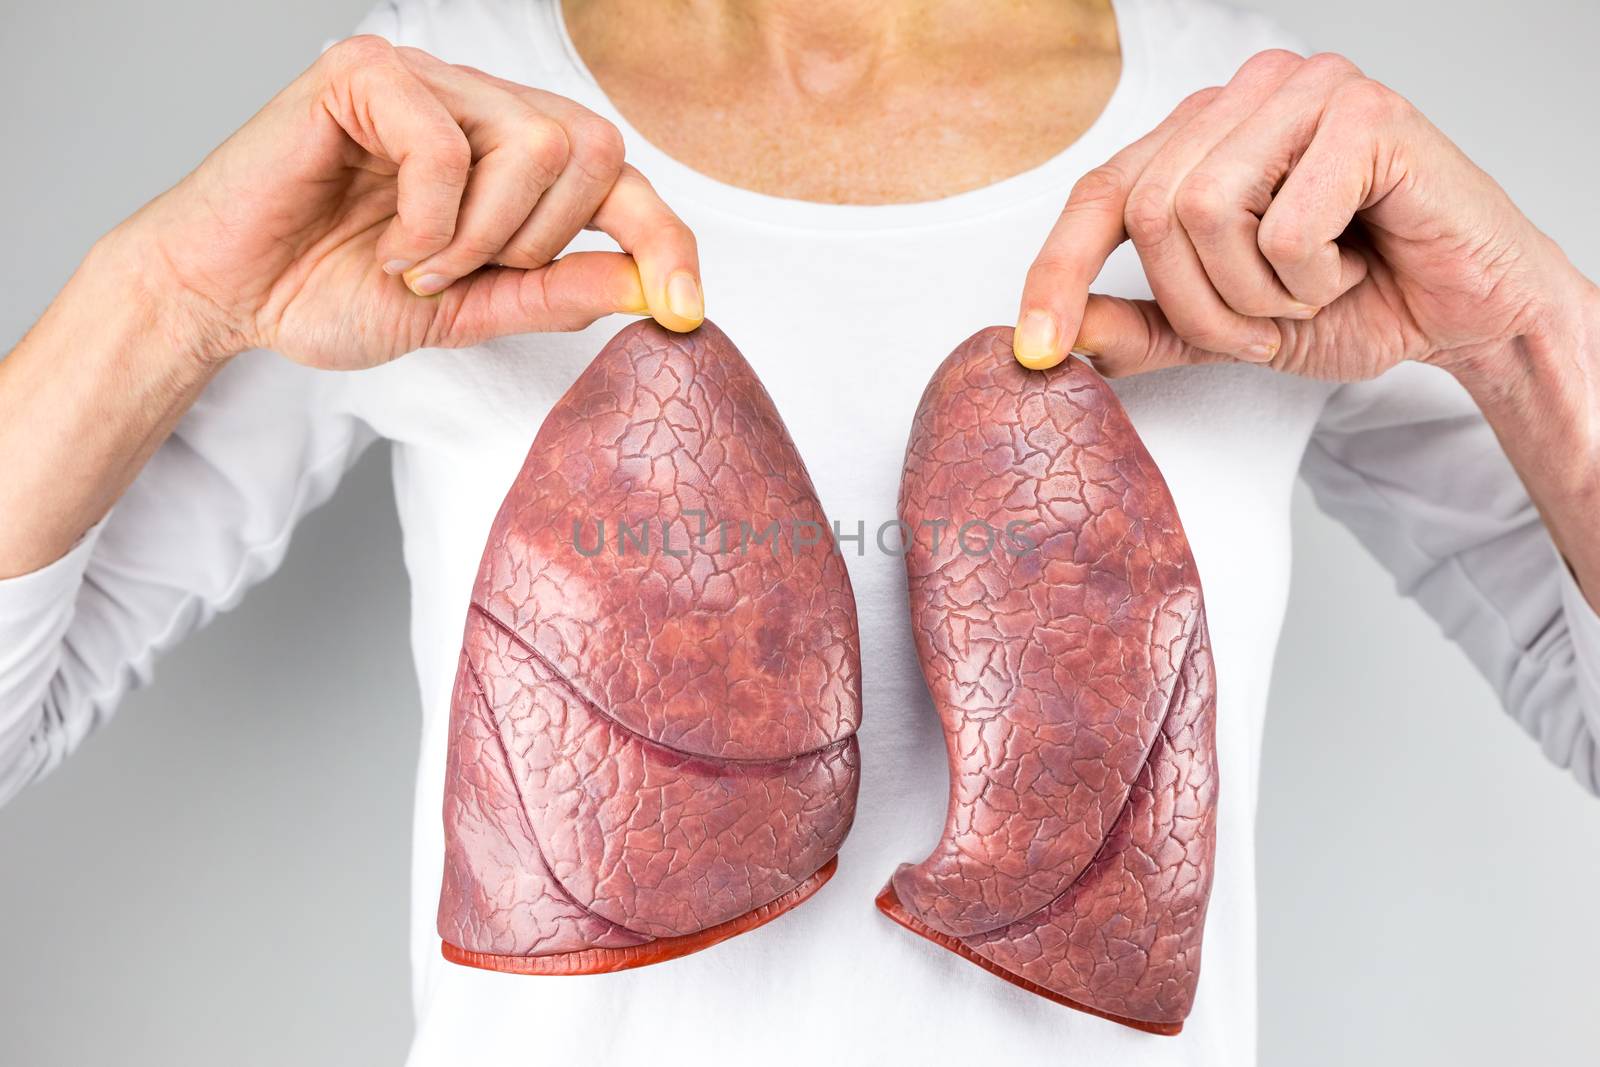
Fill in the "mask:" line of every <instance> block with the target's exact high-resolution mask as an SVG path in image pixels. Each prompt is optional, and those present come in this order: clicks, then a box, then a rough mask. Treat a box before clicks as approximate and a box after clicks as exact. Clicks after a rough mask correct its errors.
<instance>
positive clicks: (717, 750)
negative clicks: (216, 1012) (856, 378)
mask: <svg viewBox="0 0 1600 1067" xmlns="http://www.w3.org/2000/svg"><path fill="white" fill-rule="evenodd" d="M695 512H705V513H708V514H709V516H710V517H709V518H708V519H706V520H705V523H706V524H707V525H709V524H714V523H716V522H718V521H730V522H733V523H735V524H737V523H738V522H740V521H741V520H743V521H747V522H749V523H751V524H752V525H753V526H754V527H756V528H757V529H762V528H765V527H766V526H768V525H769V524H771V523H773V522H777V523H779V524H780V525H781V526H782V528H784V529H785V530H787V529H790V528H791V527H793V525H794V524H796V523H804V522H816V523H822V524H824V525H823V528H826V525H825V519H824V517H823V513H822V508H821V505H820V504H819V503H818V501H817V499H816V493H815V491H814V489H813V488H812V485H811V481H810V478H809V476H808V475H807V474H806V471H805V467H804V465H803V464H802V463H801V461H800V457H799V455H798V454H797V453H796V452H795V449H794V445H793V443H792V442H791V441H790V439H789V435H788V432H787V431H786V430H785V429H784V426H783V422H782V420H781V419H780V418H779V416H778V413H777V411H776V409H775V408H774V407H773V406H772V401H771V399H770V398H769V397H768V396H767V394H766V391H765V390H764V389H763V388H762V387H761V383H760V382H759V381H758V380H757V378H756V376H755V373H754V371H752V370H751V369H750V366H749V365H748V364H747V363H746V362H745V361H744V359H743V357H742V356H740V355H739V353H738V350H737V349H735V348H734V347H733V345H732V343H731V342H730V341H729V340H728V339H727V338H726V337H725V336H724V335H723V334H722V333H721V331H719V330H718V329H717V328H716V327H715V326H713V325H711V324H709V323H708V324H706V325H705V326H702V327H701V328H700V329H699V330H697V331H695V332H694V333H692V334H688V335H680V334H673V333H669V332H667V331H665V330H663V329H661V328H660V327H659V326H656V325H654V324H653V323H648V322H642V323H636V324H634V325H632V326H629V327H628V328H627V329H625V330H623V331H622V332H621V333H620V334H618V335H617V337H616V338H615V339H613V340H612V341H611V343H610V344H608V345H607V346H606V348H605V349H604V350H603V351H602V352H601V353H600V354H599V355H598V356H597V357H596V358H595V360H594V362H592V363H591V364H590V365H589V367H588V368H587V369H586V370H585V371H584V373H583V374H582V375H581V376H580V377H579V378H578V380H577V382H575V383H574V384H573V386H572V388H571V389H570V390H569V391H568V392H567V394H566V395H565V396H564V397H563V398H562V399H561V401H560V402H559V403H557V404H556V406H555V408H554V409H552V411H551V412H550V414H549V416H548V417H547V418H546V419H545V421H544V424H543V425H542V426H541V428H540V430H539V433H538V436H537V437H536V439H535V441H534V443H533V446H532V448H531V449H530V450H529V453H528V458H527V461H526V462H525V464H524V466H523V469H522V471H521V473H520V474H519V475H518V477H517V480H516V482H515V483H514V484H513V486H512V488H511V490H510V491H509V492H508V494H507V495H506V498H505V501H504V503H503V504H502V505H501V509H500V512H499V515H498V516H497V518H496V520H495V523H494V526H493V529H492V530H491V532H490V535H489V539H488V544H487V546H486V548H485V550H484V556H483V562H482V565H481V568H480V571H479V575H478V581H477V583H476V586H475V588H474V590H473V596H472V606H471V608H470V610H469V613H468V618H467V625H466V635H465V639H464V643H463V648H462V655H461V662H460V668H459V671H458V675H457V680H456V688H455V695H454V701H453V705H452V726H451V743H450V754H449V764H448V770H447V779H446V790H445V792H446V799H445V839H446V873H445V881H444V888H443V891H442V893H441V898H440V905H439V932H440V935H441V937H442V938H443V939H444V941H445V944H446V948H445V954H446V955H447V956H448V957H450V958H452V959H456V960H457V961H458V962H465V963H471V964H474V965H478V966H486V967H493V968H496V969H502V970H519V971H526V972H529V973H588V972H591V971H596V970H615V969H619V968H621V967H625V966H638V965H640V964H641V963H648V962H654V961H655V960H657V959H665V958H671V957H672V956H674V955H681V954H682V953H683V952H685V951H693V950H695V949H697V948H703V947H705V946H706V945H708V944H712V943H715V940H719V939H721V938H722V937H725V936H731V933H734V932H741V931H742V929H744V928H748V927H749V926H750V925H754V924H755V923H756V922H758V921H766V919H767V918H771V917H772V916H773V915H776V914H778V913H780V912H781V911H782V910H784V909H785V908H787V907H792V906H794V905H795V904H797V903H799V902H800V901H801V900H803V899H804V898H805V896H807V895H809V893H810V892H812V891H814V890H815V888H816V887H817V886H819V885H820V884H821V882H822V881H824V880H826V878H827V876H828V874H830V873H831V871H832V861H833V858H834V856H835V854H836V853H837V851H838V849H839V845H840V844H841V842H842V841H843V840H844V837H845V834H846V833H847V832H848V830H849V828H850V823H851V819H852V817H853V815H854V810H855V797H856V788H857V781H858V768H859V757H858V750H857V744H856V739H855V731H856V728H857V726H858V725H859V723H860V715H861V696H860V654H859V651H858V641H857V631H856V619H855V602H854V598H853V596H852V594H851V590H850V582H849V578H848V576H847V575H846V572H845V567H844V562H843V560H842V559H841V558H840V556H839V554H838V552H837V550H836V549H835V547H834V545H833V543H832V540H831V538H823V539H822V540H821V541H820V542H819V543H817V544H814V545H797V543H796V542H795V541H794V540H793V539H789V538H784V539H780V540H779V542H778V544H777V545H776V546H775V547H774V546H770V545H768V546H763V547H752V546H749V545H741V544H740V542H739V539H738V538H737V536H732V537H729V538H728V539H726V541H725V540H724V539H722V538H719V537H718V536H717V535H716V533H715V532H708V533H707V535H706V536H705V537H704V538H702V537H701V536H700V531H701V530H702V529H704V528H705V526H703V525H702V521H701V520H700V519H699V518H698V517H697V516H696V515H695V514H694V513H695ZM575 521H576V523H577V527H578V528H579V529H581V530H583V531H584V535H583V538H582V544H581V550H580V546H579V545H578V544H576V543H574V540H573V534H572V531H573V529H574V522H575ZM597 523H599V524H603V528H604V529H605V531H606V548H605V550H603V551H600V552H595V551H594V543H595V542H594V531H595V530H596V528H597V526H596V524H597ZM619 523H626V524H627V525H628V526H629V528H632V529H638V528H639V527H640V524H647V525H648V526H649V527H650V528H651V529H652V531H653V532H652V534H651V537H652V540H651V542H650V545H649V548H648V549H646V550H641V549H640V548H639V547H637V546H636V545H635V544H633V543H632V542H626V543H625V546H624V547H623V548H621V549H619V548H618V542H617V540H616V535H615V531H616V530H617V528H618V524H619ZM663 524H665V526H666V527H667V528H668V529H669V530H670V537H669V538H668V540H667V542H666V545H667V546H669V547H670V551H669V550H667V549H664V548H663V544H662V542H661V540H660V537H661V533H660V531H661V530H662V528H663ZM752 917H754V918H752ZM530 960H531V961H532V962H530Z"/></svg>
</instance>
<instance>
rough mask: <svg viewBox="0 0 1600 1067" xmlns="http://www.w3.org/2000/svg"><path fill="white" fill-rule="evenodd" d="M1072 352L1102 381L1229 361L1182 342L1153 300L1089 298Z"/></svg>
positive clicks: (1095, 294) (1099, 296) (1216, 353)
mask: <svg viewBox="0 0 1600 1067" xmlns="http://www.w3.org/2000/svg"><path fill="white" fill-rule="evenodd" d="M1072 351H1073V353H1074V354H1076V355H1080V356H1083V357H1085V358H1086V359H1088V360H1089V362H1090V363H1092V364H1093V365H1094V368H1095V369H1096V370H1098V371H1099V372H1100V373H1101V374H1103V375H1104V376H1105V377H1107V378H1124V377H1127V376H1128V375H1130V374H1143V373H1145V372H1146V371H1153V370H1160V369H1162V368H1163V367H1181V366H1186V365H1189V364H1194V363H1234V362H1238V361H1237V360H1235V359H1234V357H1233V356H1230V355H1223V354H1221V353H1218V352H1207V351H1206V350H1205V349H1203V348H1196V347H1194V346H1193V345H1191V344H1188V343H1186V342H1185V341H1184V340H1183V339H1182V338H1181V337H1179V336H1178V335H1177V333H1176V332H1175V331H1174V330H1173V328H1172V325H1171V324H1170V323H1168V322H1167V316H1166V315H1165V314H1164V313H1163V312H1162V310H1161V306H1160V305H1159V304H1157V303H1156V302H1155V301H1154V300H1124V299H1122V298H1120V297H1114V296H1101V295H1099V294H1097V293H1093V294H1090V296H1089V302H1088V304H1087V305H1086V306H1085V307H1084V311H1083V324H1082V325H1081V326H1079V327H1078V339H1077V341H1076V342H1074V344H1073V346H1072Z"/></svg>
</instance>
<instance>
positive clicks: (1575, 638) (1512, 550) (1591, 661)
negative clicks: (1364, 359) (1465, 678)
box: [1301, 364, 1600, 795]
mask: <svg viewBox="0 0 1600 1067" xmlns="http://www.w3.org/2000/svg"><path fill="white" fill-rule="evenodd" d="M1301 473H1302V475H1303V477H1304V478H1305V480H1306V482H1307V483H1308V484H1309V485H1310V487H1311V490H1312V492H1313V494H1314V495H1315V497H1316V500H1317V503H1318V505H1319V506H1320V507H1321V508H1322V510H1323V511H1325V512H1327V513H1328V514H1329V515H1331V516H1332V517H1334V518H1335V519H1338V520H1339V521H1341V522H1343V523H1344V524H1345V525H1346V526H1348V527H1349V528H1350V529H1351V530H1352V531H1353V532H1354V533H1355V535H1356V536H1357V538H1359V539H1360V540H1361V542H1362V543H1363V544H1364V545H1365V546H1366V547H1367V549H1368V550H1369V551H1370V552H1371V553H1372V554H1373V555H1374V556H1376V557H1377V559H1378V560H1379V561H1380V562H1381V563H1382V564H1383V565H1384V566H1385V567H1387V568H1388V570H1389V571H1390V573H1391V574H1393V575H1394V578H1395V582H1396V585H1397V587H1398V588H1399V590H1400V592H1401V593H1403V594H1405V595H1406V596H1409V597H1412V598H1413V599H1415V600H1416V601H1417V602H1418V603H1419V604H1420V605H1421V606H1422V607H1423V608H1424V609H1425V610H1426V611H1427V612H1428V613H1429V614H1430V615H1432V616H1433V618H1434V619H1435V620H1436V621H1437V622H1438V623H1439V626H1440V627H1441V628H1442V629H1443V631H1444V633H1445V635H1446V636H1447V637H1449V638H1450V639H1451V640H1452V641H1454V642H1455V643H1456V644H1458V645H1459V646H1461V648H1462V649H1463V650H1464V651H1465V652H1466V654H1467V655H1468V656H1469V657H1470V658H1471V660H1472V662H1473V663H1474V664H1476V665H1477V667H1478V669H1479V670H1480V671H1481V672H1482V673H1483V675H1484V677H1485V678H1487V679H1488V681H1489V683H1490V684H1491V685H1492V686H1493V687H1494V689H1495V691H1496V693H1498V694H1499V697H1500V701H1501V703H1502V704H1503V706H1504V707H1505V709H1506V711H1507V713H1508V714H1510V715H1511V716H1512V717H1513V718H1514V719H1516V720H1517V722H1518V723H1520V724H1521V725H1522V728H1523V729H1524V730H1526V731H1527V732H1528V734H1529V735H1530V736H1532V737H1533V738H1534V739H1535V740H1536V741H1538V742H1539V745H1540V747H1541V748H1542V750H1543V751H1544V754H1545V756H1546V757H1547V758H1548V759H1549V760H1550V761H1551V762H1553V763H1555V764H1556V765H1557V766H1560V767H1563V768H1567V769H1569V770H1570V771H1571V772H1572V774H1573V776H1574V777H1575V778H1577V780H1578V781H1579V782H1580V783H1582V784H1583V786H1584V787H1585V788H1587V789H1588V790H1590V791H1591V792H1593V793H1595V794H1597V795H1600V747H1597V740H1596V739H1597V738H1600V618H1597V617H1596V614H1595V611H1594V609H1593V608H1592V607H1591V606H1590V604H1589V603H1588V601H1587V600H1586V599H1585V597H1584V595H1583V592H1582V591H1581V590H1580V589H1579V588H1578V585H1577V583H1576V581H1575V580H1574V579H1573V577H1572V573H1571V571H1570V570H1569V569H1568V567H1567V565H1566V562H1565V561H1564V560H1563V559H1562V558H1561V557H1560V555H1559V554H1558V553H1557V552H1556V550H1555V547H1554V545H1553V544H1552V543H1551V541H1550V538H1549V535H1548V534H1547V532H1546V531H1545V528H1544V525H1543V523H1542V522H1541V521H1540V519H1539V515H1538V512H1537V511H1536V510H1535V509H1534V506H1533V503H1532V501H1531V500H1530V499H1529V497H1528V493H1527V490H1526V489H1524V488H1523V486H1522V482H1521V480H1520V479H1519V478H1518V477H1517V474H1516V472H1515V471H1514V470H1513V469H1512V467H1511V464H1510V462H1509V461H1508V460H1507V459H1506V457H1505V454H1504V453H1503V452H1502V451H1501V449H1500V446H1499V443H1498V442H1497V441H1496V439H1495V436H1494V433H1493V431H1492V430H1491V429H1490V428H1489V425H1488V424H1487V423H1486V422H1485V421H1484V419H1483V417H1482V415H1481V414H1480V413H1479V412H1478V410H1477V408H1476V406H1475V405H1474V404H1473V403H1472V401H1471V399H1470V398H1469V397H1468V396H1467V394H1466V392H1465V391H1464V390H1463V389H1461V387H1460V386H1459V385H1457V384H1456V382H1455V381H1454V380H1453V379H1452V378H1450V377H1449V376H1448V375H1447V374H1445V373H1444V372H1442V371H1439V370H1437V369H1435V368H1431V367H1426V366H1422V365H1418V364H1405V365H1402V366H1400V367H1397V368H1395V369H1394V370H1392V371H1390V372H1389V373H1387V374H1385V375H1383V376H1382V377H1381V378H1378V379H1376V380H1374V381H1371V382H1362V383H1358V384H1354V385H1345V386H1341V387H1339V388H1338V389H1336V390H1334V392H1333V393H1332V395H1331V396H1330V398H1329V402H1328V405H1327V407H1326V408H1325V409H1324V412H1323V415H1322V418H1321V420H1320V421H1319V423H1318V426H1317V429H1316V431H1315V432H1314V433H1313V435H1312V437H1311V441H1310V443H1309V446H1308V448H1307V450H1306V455H1305V459H1304V462H1303V465H1302V468H1301Z"/></svg>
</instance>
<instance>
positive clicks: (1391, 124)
mask: <svg viewBox="0 0 1600 1067" xmlns="http://www.w3.org/2000/svg"><path fill="white" fill-rule="evenodd" d="M1409 115H1410V105H1409V104H1407V103H1406V102H1405V101H1404V100H1403V99H1402V98H1401V97H1399V96H1398V95H1396V94H1395V93H1393V92H1391V91H1390V90H1388V89H1386V88H1384V87H1383V86H1381V85H1379V84H1378V83H1377V82H1373V81H1368V80H1366V79H1359V80H1355V81H1350V82H1347V83H1346V84H1344V85H1343V86H1341V87H1340V88H1339V89H1338V90H1336V91H1335V92H1334V94H1333V96H1332V98H1331V99H1330V100H1329V101H1328V103H1327V107H1326V109H1325V111H1324V114H1323V118H1322V121H1321V122H1320V123H1319V124H1318V126H1317V131H1316V134H1315V135H1314V136H1313V137H1312V139H1311V143H1310V144H1309V145H1307V146H1306V150H1305V153H1304V155H1302V156H1301V157H1300V160H1299V162H1298V163H1296V164H1295V167H1294V170H1292V171H1290V172H1289V176H1288V178H1286V179H1285V180H1284V183H1283V187H1282V188H1281V189H1279V190H1278V193H1277V195H1276V196H1274V197H1273V198H1272V204H1271V206H1270V207H1268V209H1267V213H1266V214H1265V215H1264V216H1262V219H1261V230H1260V233H1259V234H1258V235H1257V243H1258V244H1259V246H1260V248H1261V252H1262V254H1263V255H1264V256H1265V257H1266V258H1267V261H1268V262H1269V263H1271V264H1272V268H1273V270H1274V271H1275V272H1276V273H1277V275H1278V277H1279V278H1281V279H1283V284H1284V285H1285V286H1286V287H1287V288H1288V289H1289V291H1290V292H1292V293H1294V294H1295V296H1297V297H1298V298H1299V299H1301V300H1303V301H1305V302H1306V303H1308V304H1314V305H1317V306H1319V307H1325V306H1327V305H1328V304H1331V303H1333V302H1334V301H1335V300H1337V299H1339V297H1340V296H1342V295H1344V294H1345V293H1347V292H1349V291H1350V290H1351V289H1353V288H1354V287H1355V286H1356V285H1357V284H1359V283H1360V282H1361V280H1362V279H1363V278H1365V277H1366V276H1367V271H1368V264H1367V260H1366V258H1365V257H1364V256H1362V255H1361V254H1360V253H1359V252H1357V251H1356V250H1355V249H1353V248H1350V247H1346V246H1344V245H1341V244H1340V243H1339V240H1338V239H1339V237H1340V236H1342V235H1343V234H1344V233H1345V231H1346V230H1348V229H1349V228H1350V223H1351V221H1352V220H1353V219H1354V218H1355V216H1356V213H1357V212H1358V211H1361V210H1362V209H1363V208H1366V207H1369V206H1371V205H1372V204H1373V203H1375V202H1376V201H1377V200H1378V199H1380V198H1381V197H1382V196H1383V195H1384V194H1386V193H1387V192H1388V191H1389V186H1388V184H1387V182H1388V180H1389V179H1388V178H1387V177H1386V176H1380V175H1379V173H1378V168H1379V167H1380V165H1381V159H1382V156H1383V155H1384V153H1383V151H1382V146H1383V145H1386V144H1390V145H1392V144H1395V143H1397V142H1399V141H1402V140H1403V139H1404V136H1405V132H1404V129H1403V126H1404V123H1405V121H1406V119H1407V118H1408V117H1409Z"/></svg>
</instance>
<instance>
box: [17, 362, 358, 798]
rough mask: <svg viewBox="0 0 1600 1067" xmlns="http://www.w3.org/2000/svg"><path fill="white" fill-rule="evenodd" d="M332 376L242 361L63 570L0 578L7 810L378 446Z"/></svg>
mask: <svg viewBox="0 0 1600 1067" xmlns="http://www.w3.org/2000/svg"><path fill="white" fill-rule="evenodd" d="M341 378H342V376H340V375H338V374H335V373H333V372H326V371H315V370H311V369H309V368H305V367H300V366H296V365H295V364H292V363H290V362H289V361H288V360H285V359H283V358H281V357H279V356H277V355H274V354H272V353H269V352H246V353H244V354H242V355H240V356H238V357H236V358H235V359H234V361H233V362H232V363H231V364H230V365H229V366H228V367H227V368H226V369H225V370H224V371H223V372H222V373H221V374H220V375H218V377H217V378H216V379H215V380H213V382H212V383H211V385H210V386H209V387H208V388H207V390H206V391H205V393H204V394H203V395H202V396H201V398H200V400H199V401H198V402H197V403H196V404H195V405H194V407H193V408H192V409H191V410H190V411H189V412H188V413H187V414H186V415H185V417H184V418H183V419H182V420H181V421H180V423H179V424H178V426H177V428H176V430H175V431H174V432H173V434H172V436H171V437H170V438H168V440H167V441H166V442H165V443H164V444H163V445H162V446H161V448H159V449H158V450H157V451H156V454H155V455H154V456H153V457H151V459H150V461H149V463H148V464H146V466H145V468H144V470H143V471H141V472H140V474H139V477H138V478H137V479H136V480H135V481H134V483H133V485H132V486H130V487H129V489H128V491H127V492H126V493H125V494H123V497H122V499H121V500H119V501H118V502H117V504H116V506H115V507H114V508H113V509H112V512H111V514H110V515H108V516H107V517H106V518H105V519H103V520H102V521H101V522H100V523H99V524H98V525H97V526H95V527H94V528H93V529H92V530H90V531H89V533H88V534H86V535H85V536H84V537H83V538H82V539H81V540H80V541H79V542H78V544H77V545H76V546H74V547H73V548H72V549H71V550H70V551H68V552H67V554H66V555H65V556H63V557H62V558H61V559H59V560H57V561H55V562H54V563H51V564H49V565H48V566H46V567H44V568H42V569H41V570H38V571H35V572H33V573H31V574H25V575H22V576H20V577H16V578H10V579H6V580H3V581H0V803H4V802H5V801H7V800H10V799H11V798H12V797H13V796H15V795H16V794H17V792H18V791H19V790H21V789H22V788H23V787H24V786H25V785H27V784H28V783H30V782H32V781H35V780H37V779H38V778H39V777H41V776H42V775H44V774H46V773H47V772H49V771H50V770H51V769H53V768H54V767H56V766H57V765H58V764H59V763H60V762H61V761H62V760H63V759H64V758H65V757H66V756H67V755H68V754H69V753H71V752H72V751H73V750H74V749H75V748H76V747H77V746H78V744H79V743H80V742H81V741H82V740H83V739H84V737H85V736H86V735H87V734H88V733H89V732H90V731H91V730H93V729H94V728H95V727H97V726H99V725H100V724H101V723H103V722H105V721H106V720H107V719H108V718H109V717H110V716H111V714H112V713H113V711H114V710H115V709H116V706H117V703H118V702H119V701H120V700H121V699H122V697H123V695H124V694H126V693H127V692H128V690H129V689H131V688H133V687H134V686H136V685H141V684H143V683H145V682H147V681H148V680H149V678H150V675H151V670H152V664H153V663H154V661H155V658H156V656H157V655H158V654H159V653H160V652H162V651H163V650H165V649H168V648H170V647H172V646H173V645H175V644H177V643H178V641H180V640H182V638H183V637H184V636H185V635H186V634H188V633H190V632H192V631H193V630H195V629H197V628H198V627H200V626H202V625H204V624H205V623H206V622H207V621H209V620H210V619H211V618H212V617H213V616H215V615H216V614H217V612H219V611H224V610H226V609H228V608H230V607H232V606H233V605H234V604H236V603H238V601H239V599H240V598H241V597H242V596H243V595H244V592H245V591H246V590H247V589H249V588H250V587H251V586H252V585H254V584H256V583H257V582H259V581H261V580H262V579H263V578H265V577H267V576H268V575H269V574H271V573H272V572H273V571H274V570H275V569H277V567H278V565H279V564H280V563H281V562H282V561H283V557H284V553H285V551H286V550H287V548H288V544H289V535H290V532H291V531H292V529H293V528H294V525H295V523H296V521H298V520H299V519H300V517H301V516H303V515H305V514H306V513H307V512H308V511H310V510H311V509H312V508H314V507H316V506H317V505H318V504H320V503H322V502H323V501H324V500H326V499H327V498H328V496H329V495H330V494H331V493H332V492H333V490H334V487H335V486H336V485H337V484H338V482H339V479H340V477H341V476H342V475H343V473H344V472H345V471H346V470H347V469H348V468H349V467H350V465H351V464H352V463H353V462H354V461H355V459H356V458H357V456H359V454H360V453H361V451H362V449H363V448H364V447H365V446H366V445H367V444H368V443H369V442H370V441H371V440H372V439H373V436H374V435H373V433H372V432H371V430H370V429H369V428H367V427H366V426H365V424H363V423H360V422H359V421H357V420H356V419H354V418H352V417H350V416H348V415H343V414H340V413H338V408H337V406H336V397H337V395H338V393H339V392H340V390H342V388H343V386H342V384H341Z"/></svg>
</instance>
